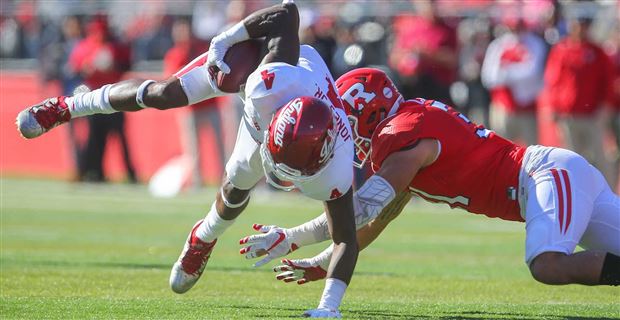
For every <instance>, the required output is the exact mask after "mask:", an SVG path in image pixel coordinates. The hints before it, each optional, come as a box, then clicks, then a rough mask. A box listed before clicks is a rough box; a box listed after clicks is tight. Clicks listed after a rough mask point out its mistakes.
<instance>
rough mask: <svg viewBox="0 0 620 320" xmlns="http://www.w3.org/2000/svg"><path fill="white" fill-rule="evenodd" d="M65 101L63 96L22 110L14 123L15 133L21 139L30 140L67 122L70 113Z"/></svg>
mask: <svg viewBox="0 0 620 320" xmlns="http://www.w3.org/2000/svg"><path fill="white" fill-rule="evenodd" d="M65 99H66V97H64V96H60V97H56V98H49V99H47V100H45V101H43V102H41V103H39V104H37V105H34V106H31V107H29V108H27V109H24V110H22V112H20V113H19V114H18V115H17V119H16V121H15V123H16V124H17V131H19V133H20V134H21V135H22V137H24V138H26V139H32V138H36V137H38V136H40V135H42V134H44V133H46V132H48V131H50V130H51V129H52V128H54V127H56V126H59V125H61V124H63V123H65V122H68V121H69V120H71V113H69V108H68V107H67V104H66V103H65Z"/></svg>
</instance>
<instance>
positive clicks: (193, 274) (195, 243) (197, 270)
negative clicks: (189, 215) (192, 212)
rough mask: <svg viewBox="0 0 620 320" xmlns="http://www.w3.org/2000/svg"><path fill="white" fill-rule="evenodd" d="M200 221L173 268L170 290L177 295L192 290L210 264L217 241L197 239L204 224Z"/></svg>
mask: <svg viewBox="0 0 620 320" xmlns="http://www.w3.org/2000/svg"><path fill="white" fill-rule="evenodd" d="M202 222H203V220H200V221H198V222H197V223H196V225H194V228H192V232H190V234H189V237H188V238H187V241H186V242H185V247H183V251H182V252H181V255H180V256H179V260H178V261H177V262H176V263H175V264H174V265H173V266H172V271H171V272H170V288H171V289H172V291H174V292H176V293H185V292H187V291H188V290H189V289H191V288H192V287H193V286H194V284H196V282H198V279H200V276H201V275H202V271H203V270H204V269H205V267H206V266H207V262H209V257H210V256H211V252H212V251H213V247H214V246H215V243H217V239H215V240H213V241H212V242H204V241H202V240H200V239H198V238H197V237H196V235H195V234H196V229H198V227H199V226H200V225H201V224H202Z"/></svg>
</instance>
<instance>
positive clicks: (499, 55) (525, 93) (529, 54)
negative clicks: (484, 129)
mask: <svg viewBox="0 0 620 320" xmlns="http://www.w3.org/2000/svg"><path fill="white" fill-rule="evenodd" d="M504 25H505V26H506V27H507V28H508V30H507V32H506V33H504V34H503V35H501V36H500V37H498V38H496V39H495V40H493V41H491V43H490V44H489V48H488V49H487V52H486V55H485V58H484V62H483V64H482V83H483V84H484V86H485V87H486V88H487V89H489V91H490V93H491V106H490V110H489V113H490V117H489V118H490V119H489V120H490V123H489V125H490V127H491V129H493V130H495V131H497V132H498V133H499V134H500V135H501V136H503V137H506V138H508V139H511V140H515V141H520V142H521V143H524V144H525V145H532V144H536V143H537V141H538V130H537V122H536V99H537V98H538V95H539V93H540V91H541V89H542V87H543V74H544V69H545V58H546V55H547V50H546V46H545V42H544V41H543V40H542V39H541V38H540V37H539V36H538V35H536V34H535V33H533V32H532V31H530V30H528V29H527V28H526V26H525V21H524V20H523V19H522V18H521V17H506V18H504Z"/></svg>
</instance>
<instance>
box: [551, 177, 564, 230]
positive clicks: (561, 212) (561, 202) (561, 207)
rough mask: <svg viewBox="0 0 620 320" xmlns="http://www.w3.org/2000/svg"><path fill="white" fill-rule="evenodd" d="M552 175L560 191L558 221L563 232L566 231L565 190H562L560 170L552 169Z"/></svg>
mask: <svg viewBox="0 0 620 320" xmlns="http://www.w3.org/2000/svg"><path fill="white" fill-rule="evenodd" d="M551 174H552V175H553V180H554V181H555V186H556V189H557V191H558V219H559V220H560V232H562V229H564V228H563V227H564V189H563V188H562V181H560V175H559V174H558V170H556V169H551Z"/></svg>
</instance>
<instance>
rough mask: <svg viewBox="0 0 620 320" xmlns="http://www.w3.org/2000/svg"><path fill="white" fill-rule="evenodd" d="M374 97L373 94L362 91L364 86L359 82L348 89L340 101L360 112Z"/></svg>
mask: <svg viewBox="0 0 620 320" xmlns="http://www.w3.org/2000/svg"><path fill="white" fill-rule="evenodd" d="M375 97H376V94H374V93H373V92H366V91H364V84H362V83H359V82H358V83H355V84H353V85H352V86H351V87H349V89H347V91H345V93H344V94H343V95H342V99H343V100H344V101H346V102H347V103H348V104H349V105H351V108H353V109H354V110H355V111H357V112H361V111H362V110H363V109H364V107H365V106H366V105H367V104H369V103H370V102H371V101H372V99H374V98H375Z"/></svg>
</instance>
